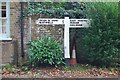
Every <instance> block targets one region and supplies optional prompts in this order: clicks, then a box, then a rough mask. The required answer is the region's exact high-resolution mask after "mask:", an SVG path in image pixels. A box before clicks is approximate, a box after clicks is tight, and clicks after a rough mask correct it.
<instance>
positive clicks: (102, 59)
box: [28, 2, 120, 66]
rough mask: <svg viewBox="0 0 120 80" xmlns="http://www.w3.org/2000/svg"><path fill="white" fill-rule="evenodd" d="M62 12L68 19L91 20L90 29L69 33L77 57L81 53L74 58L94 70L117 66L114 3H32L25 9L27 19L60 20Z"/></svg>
mask: <svg viewBox="0 0 120 80" xmlns="http://www.w3.org/2000/svg"><path fill="white" fill-rule="evenodd" d="M65 12H67V13H69V16H70V18H89V19H91V26H90V28H87V29H82V30H81V29H72V30H71V31H70V33H71V42H73V40H74V39H73V37H75V39H76V44H77V48H78V52H77V53H78V54H81V52H83V53H82V54H81V55H79V56H77V58H80V60H84V61H86V62H89V63H91V64H94V65H98V66H119V65H120V56H119V55H120V47H119V46H120V28H119V26H118V21H119V18H118V17H119V16H118V3H105V2H104V3H103V2H100V3H83V2H82V3H78V2H60V3H58V2H39V3H33V2H32V3H29V7H28V14H29V15H36V14H44V15H46V16H50V17H53V18H63V17H64V13H65ZM76 34H77V35H76ZM78 34H81V35H78ZM75 35H76V36H75Z"/></svg>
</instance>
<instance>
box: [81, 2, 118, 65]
mask: <svg viewBox="0 0 120 80" xmlns="http://www.w3.org/2000/svg"><path fill="white" fill-rule="evenodd" d="M101 5H102V6H101ZM88 7H89V8H88V9H87V11H88V12H87V16H88V18H90V19H92V20H91V27H90V28H89V29H88V30H87V31H86V32H85V35H84V37H83V46H84V48H85V49H84V50H85V52H86V54H87V55H86V57H87V58H86V59H87V60H88V61H89V62H90V63H92V64H96V65H99V66H120V56H119V54H120V49H119V46H120V33H119V32H120V27H119V26H118V4H117V3H89V4H88Z"/></svg>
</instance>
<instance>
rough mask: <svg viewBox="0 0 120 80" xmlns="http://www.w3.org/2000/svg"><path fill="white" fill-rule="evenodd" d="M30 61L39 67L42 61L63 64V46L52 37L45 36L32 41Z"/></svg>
mask: <svg viewBox="0 0 120 80" xmlns="http://www.w3.org/2000/svg"><path fill="white" fill-rule="evenodd" d="M29 44H30V62H31V64H32V66H34V67H37V66H39V64H40V63H44V64H49V65H55V66H58V65H61V64H64V62H63V59H64V58H63V49H62V46H61V45H60V44H59V43H58V42H57V41H56V40H55V39H54V38H51V37H48V36H46V37H43V38H40V39H37V40H35V41H31V42H30V43H29Z"/></svg>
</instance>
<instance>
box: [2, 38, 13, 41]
mask: <svg viewBox="0 0 120 80" xmlns="http://www.w3.org/2000/svg"><path fill="white" fill-rule="evenodd" d="M4 40H5V41H10V40H12V38H0V41H4Z"/></svg>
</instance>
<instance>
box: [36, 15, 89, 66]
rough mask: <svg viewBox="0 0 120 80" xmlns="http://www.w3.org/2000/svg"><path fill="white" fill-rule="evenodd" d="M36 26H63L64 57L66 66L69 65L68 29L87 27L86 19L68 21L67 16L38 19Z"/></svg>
mask: <svg viewBox="0 0 120 80" xmlns="http://www.w3.org/2000/svg"><path fill="white" fill-rule="evenodd" d="M36 24H38V25H65V27H64V57H65V63H66V66H69V65H70V50H69V49H70V48H69V29H70V28H82V27H89V20H88V19H69V17H68V15H66V16H65V18H64V19H46V18H39V19H38V20H36Z"/></svg>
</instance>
